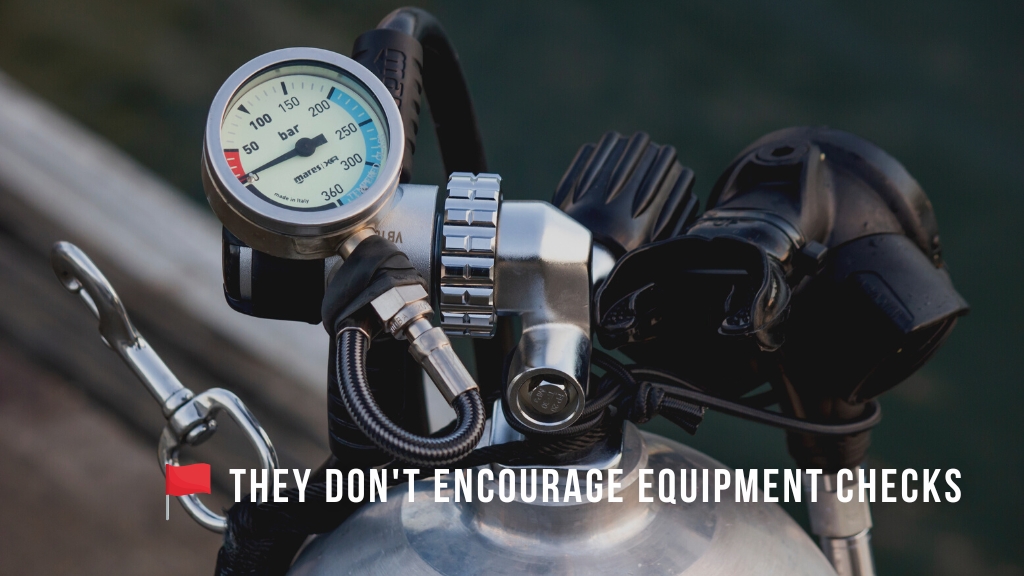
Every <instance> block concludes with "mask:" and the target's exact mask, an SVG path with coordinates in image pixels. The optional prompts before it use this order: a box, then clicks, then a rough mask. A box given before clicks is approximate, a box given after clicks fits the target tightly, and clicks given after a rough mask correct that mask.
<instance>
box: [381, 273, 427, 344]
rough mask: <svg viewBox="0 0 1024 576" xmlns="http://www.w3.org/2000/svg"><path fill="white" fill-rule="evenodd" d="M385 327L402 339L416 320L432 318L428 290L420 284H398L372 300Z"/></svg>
mask: <svg viewBox="0 0 1024 576" xmlns="http://www.w3.org/2000/svg"><path fill="white" fill-rule="evenodd" d="M370 306H372V307H373V311H374V312H376V313H377V317H378V318H380V321H381V322H383V323H384V328H385V329H386V330H387V331H388V332H390V333H391V335H392V336H394V337H395V338H398V339H399V340H402V339H404V338H405V336H406V334H405V329H406V327H407V326H409V325H410V324H412V323H414V322H415V321H416V320H419V319H424V320H430V317H431V316H433V314H434V310H433V309H432V308H431V307H430V301H429V299H428V297H427V291H426V290H425V289H424V288H423V286H420V285H419V284H409V285H406V286H397V287H395V288H392V289H391V290H388V291H387V292H385V293H383V294H381V295H380V296H378V297H376V298H374V299H373V300H372V301H371V302H370Z"/></svg>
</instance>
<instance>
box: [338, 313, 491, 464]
mask: <svg viewBox="0 0 1024 576" xmlns="http://www.w3.org/2000/svg"><path fill="white" fill-rule="evenodd" d="M337 340H338V345H337V366H338V376H337V380H336V384H337V386H338V387H339V390H340V393H341V399H342V402H344V404H345V408H346V409H347V410H348V413H349V415H351V417H352V420H353V421H354V422H355V424H356V426H358V427H359V429H360V430H361V431H362V432H363V434H365V435H366V436H367V437H368V438H369V439H370V440H371V441H373V443H374V444H376V445H377V446H378V447H379V448H380V449H381V450H383V451H385V452H387V453H388V454H390V455H391V456H393V457H395V458H396V459H398V460H399V461H401V462H403V463H409V464H415V465H418V466H442V465H445V464H450V463H452V462H455V461H457V460H460V459H462V458H463V457H464V456H465V455H466V454H469V453H470V452H471V451H472V450H473V448H475V447H476V445H477V443H479V442H480V438H481V436H483V433H484V422H485V420H486V418H487V414H486V412H485V411H484V403H483V400H481V398H480V392H479V390H477V389H472V390H467V391H466V392H463V393H462V394H459V395H458V396H456V397H455V398H454V399H453V400H452V403H451V405H452V408H453V409H454V410H455V415H456V424H455V429H454V430H452V431H451V432H450V433H448V434H447V435H445V436H440V437H428V436H417V435H416V434H412V433H411V432H408V431H406V430H403V429H402V428H400V427H399V426H398V425H396V424H395V423H394V422H392V421H391V420H390V419H389V418H388V417H387V416H385V415H384V412H382V411H381V409H380V407H379V406H378V405H377V402H376V400H374V398H373V393H372V392H371V391H370V384H369V382H368V381H367V378H366V352H367V350H369V348H370V339H369V337H368V336H367V335H366V332H364V331H363V330H362V329H360V328H346V329H344V330H342V331H341V333H340V334H339V335H338V339H337Z"/></svg>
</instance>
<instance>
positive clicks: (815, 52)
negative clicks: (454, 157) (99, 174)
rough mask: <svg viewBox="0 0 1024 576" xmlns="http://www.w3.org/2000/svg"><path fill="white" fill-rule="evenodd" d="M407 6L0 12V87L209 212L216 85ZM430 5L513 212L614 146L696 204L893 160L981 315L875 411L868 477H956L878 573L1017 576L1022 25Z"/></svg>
mask: <svg viewBox="0 0 1024 576" xmlns="http://www.w3.org/2000/svg"><path fill="white" fill-rule="evenodd" d="M399 5H400V4H399V3H395V2H369V1H361V2H355V1H330V2H329V1H326V0H301V1H291V2H287V3H286V2H283V1H278V2H272V1H270V0H245V1H243V0H229V1H225V0H155V1H149V2H129V1H126V0H88V1H85V0H77V1H76V0H0V70H3V71H5V72H7V73H8V74H10V75H11V76H13V77H14V78H15V79H17V80H18V81H20V82H21V83H22V84H24V85H25V86H27V87H28V88H30V89H31V90H33V91H35V92H36V93H37V94H39V95H41V96H42V97H43V98H45V99H47V100H49V101H51V102H53V103H54V104H55V105H57V106H58V107H59V108H61V109H63V110H64V111H66V112H68V113H70V114H71V115H72V116H74V117H75V118H77V119H78V120H79V121H80V122H82V123H83V124H85V125H86V126H88V127H89V128H91V129H93V130H95V131H96V132H98V133H99V134H101V135H103V136H104V137H106V138H108V139H110V140H111V141H113V142H114V143H115V144H117V145H118V146H120V147H122V148H123V149H125V150H127V151H128V152H129V153H130V154H132V155H133V156H134V157H135V158H137V159H138V160H139V161H141V162H142V163H143V164H145V165H146V166H148V167H149V168H151V169H152V170H153V171H155V172H156V173H158V174H159V175H160V176H162V177H163V178H165V179H167V180H168V181H170V182H171V183H173V184H175V185H176V186H177V187H178V188H180V189H181V190H182V191H184V192H185V193H186V194H188V195H190V196H191V197H192V198H194V199H195V200H196V202H205V199H204V197H203V192H202V186H201V183H200V179H199V157H200V150H201V145H202V137H201V135H202V127H203V123H204V121H205V116H206V112H207V106H208V105H209V102H210V101H211V99H212V97H213V95H214V93H215V92H216V90H217V89H218V88H219V86H220V83H221V82H222V81H223V80H224V79H225V78H226V77H227V76H228V75H229V74H230V73H231V72H232V71H233V70H234V69H235V68H236V67H238V66H239V65H240V64H242V63H243V62H245V61H246V60H248V59H250V58H252V57H254V56H256V55H258V54H260V53H262V52H265V51H268V50H272V49H275V48H281V47H286V46H299V45H305V46H316V47H321V48H327V49H332V50H335V51H338V52H341V53H345V54H347V53H348V52H349V50H350V48H351V45H352V41H353V40H354V39H355V37H356V36H357V35H358V34H359V33H360V32H362V31H364V30H366V29H368V28H372V27H373V26H374V25H375V24H376V22H377V21H378V20H379V19H380V18H381V17H382V16H384V15H385V14H386V13H387V12H389V11H390V10H391V9H393V8H395V7H397V6H399ZM420 5H421V6H422V7H424V8H426V9H428V10H431V11H433V12H434V13H435V14H436V15H437V16H438V17H439V18H440V19H441V21H442V22H443V23H444V25H445V26H446V28H447V30H448V32H449V34H450V35H451V37H452V39H453V41H454V42H455V45H456V47H457V49H458V50H459V53H460V56H461V58H462V63H463V66H464V68H465V71H466V74H467V76H468V79H469V83H470V86H471V89H472V92H473V95H474V99H475V103H476V107H477V111H478V113H479V116H480V123H481V127H482V131H483V137H484V141H485V143H486V147H487V151H488V155H489V161H490V167H491V169H492V170H493V171H496V172H499V173H501V174H502V176H503V188H504V190H505V193H506V197H509V198H541V199H548V198H549V197H550V196H551V193H552V192H553V190H554V187H555V185H556V184H557V182H558V180H559V178H560V176H561V174H562V171H563V170H564V169H565V168H566V167H567V165H568V163H569V161H570V160H571V159H572V157H573V155H574V153H575V152H576V149H577V148H578V147H579V146H580V145H581V144H583V143H584V142H592V141H596V139H598V138H599V137H600V136H601V134H602V133H603V132H605V131H607V130H618V131H620V132H623V133H632V132H633V131H636V130H644V131H647V132H649V133H650V134H651V135H652V137H653V139H654V140H655V141H657V142H659V143H667V144H672V145H674V146H675V147H676V148H677V149H678V151H679V157H680V160H681V161H682V162H683V163H684V164H686V165H689V166H690V167H691V168H693V169H694V170H695V171H696V173H697V191H698V193H699V195H700V196H701V198H702V199H703V198H706V197H707V193H708V191H709V189H710V186H711V183H712V182H714V180H715V178H716V177H717V176H718V174H719V172H720V171H721V170H722V169H724V168H725V166H726V165H727V164H728V163H729V161H730V160H731V159H732V157H733V156H734V155H735V154H736V153H738V152H739V151H740V149H741V148H743V147H744V146H746V145H747V144H748V143H750V142H752V141H753V140H754V139H756V138H757V137H758V136H760V135H762V134H764V133H767V132H769V131H772V130H775V129H777V128H782V127H785V126H791V125H800V124H826V125H829V126H833V127H836V128H841V129H844V130H848V131H851V132H854V133H856V134H859V135H861V136H864V137H866V138H868V139H870V140H872V141H874V142H875V143H877V144H879V145H880V146H882V147H883V148H884V149H886V150H887V151H889V152H890V153H891V154H893V155H894V156H895V157H897V158H898V159H900V160H901V161H902V162H903V163H904V164H905V165H906V167H907V168H908V169H909V171H910V172H911V174H913V175H914V176H915V177H916V178H917V180H918V181H919V182H920V183H921V185H922V186H923V187H924V189H925V191H926V192H927V193H928V194H929V196H930V197H931V200H932V202H933V204H934V206H935V210H936V212H937V214H938V218H939V223H940V227H941V231H942V236H943V245H944V254H945V258H946V260H947V262H948V264H949V267H950V269H951V272H952V275H953V279H954V281H955V282H956V285H957V287H958V289H959V290H960V291H961V293H962V294H963V295H964V296H965V297H966V299H967V300H968V301H969V302H970V303H971V304H972V305H973V311H972V313H971V315H970V316H968V317H966V318H965V319H963V320H962V321H961V323H960V325H959V326H958V327H957V329H956V330H955V331H954V332H953V335H952V337H951V338H950V339H949V341H948V343H947V344H946V345H945V347H944V348H943V349H942V350H941V351H940V352H939V354H938V355H937V356H936V358H935V359H934V360H932V362H930V363H929V364H928V365H927V366H926V367H925V368H924V369H923V370H922V371H921V372H920V373H919V374H917V375H915V376H914V377H912V378H911V379H910V380H909V381H907V382H906V383H904V384H903V385H901V386H900V387H899V388H897V389H896V390H894V391H893V392H891V393H889V394H888V395H886V396H885V397H884V398H883V404H884V407H885V411H886V416H885V421H884V422H883V424H882V425H881V426H880V427H879V428H878V429H877V430H876V432H875V435H874V444H873V447H872V450H871V454H870V463H871V465H872V466H878V467H881V466H883V465H884V466H887V467H893V468H911V467H912V468H918V469H920V468H923V467H928V468H950V467H952V468H959V469H960V470H961V472H962V474H963V479H962V482H961V483H960V486H961V488H962V490H963V499H962V500H961V501H960V502H959V503H957V504H921V503H917V504H875V505H874V506H873V511H874V515H875V525H876V529H875V532H874V543H875V554H876V559H877V562H878V567H879V571H880V573H882V574H888V575H893V574H907V575H911V574H940V575H944V574H986V575H988V574H995V575H1000V576H1002V575H1020V574H1024V537H1022V534H1024V530H1022V529H1021V528H1020V519H1021V518H1022V517H1024V481H1022V480H1021V478H1022V475H1024V458H1022V452H1024V450H1022V448H1024V446H1022V439H1024V426H1022V425H1021V421H1022V417H1021V415H1020V413H1019V410H1020V407H1021V406H1022V405H1024V387H1022V384H1024V379H1022V377H1021V374H1022V373H1024V353H1022V351H1024V346H1022V344H1024V342H1022V340H1024V329H1022V325H1024V310H1022V304H1021V296H1022V295H1024V294H1022V285H1024V273H1022V272H1024V264H1022V262H1024V253H1022V252H1024V240H1022V239H1021V231H1020V230H1021V226H1020V219H1021V218H1022V217H1024V185H1022V184H1024V3H1021V2H990V3H981V2H951V1H946V0H935V1H931V2H926V1H923V0H912V1H909V2H903V3H899V4H898V5H895V3H892V2H882V1H878V0H874V1H867V2H858V3H840V2H790V1H776V2H755V1H753V0H721V1H699V2H686V3H663V4H657V3H640V2H586V3H584V2H552V1H535V0H534V1H522V2H515V3H511V2H510V3H497V2H496V3H481V2H470V1H463V2H454V1H453V2H425V3H422V4H420ZM0 105H3V103H2V102H0ZM420 142H421V147H420V153H419V154H418V161H417V166H418V167H417V171H416V173H417V178H416V180H417V181H418V182H422V183H435V184H440V183H442V182H443V180H444V175H443V174H442V171H441V168H440V163H439V161H438V155H437V151H436V148H435V146H434V144H433V141H432V135H431V134H430V129H429V127H426V129H425V130H424V131H422V132H421V137H420ZM55 161H59V159H55ZM655 428H656V429H658V430H661V431H663V432H664V433H666V434H670V435H673V436H675V437H678V436H679V434H678V432H676V431H675V430H673V429H671V428H669V427H667V426H665V427H661V426H659V425H657V424H656V425H655ZM684 440H685V441H686V442H688V443H690V444H693V445H695V446H697V447H698V448H700V449H702V450H705V451H707V452H708V453H710V454H711V455H713V456H715V457H717V458H718V459H720V460H722V461H723V462H725V463H726V464H729V465H731V466H738V467H743V468H752V467H777V468H782V467H787V466H790V465H791V461H790V460H789V458H788V456H787V454H786V451H785V447H784V442H783V435H782V434H781V433H780V432H777V431H774V430H767V429H764V428H760V427H757V426H754V425H749V424H746V423H744V422H741V421H736V420H733V419H730V418H728V417H725V416H721V415H717V414H714V415H711V416H710V417H709V418H708V421H707V422H706V424H705V425H704V426H703V427H702V428H701V430H700V432H699V434H698V435H697V437H695V438H693V439H690V438H685V439H684ZM790 510H791V511H792V512H793V513H794V515H795V516H797V517H798V518H799V517H801V515H802V511H801V510H800V509H799V507H791V508H790Z"/></svg>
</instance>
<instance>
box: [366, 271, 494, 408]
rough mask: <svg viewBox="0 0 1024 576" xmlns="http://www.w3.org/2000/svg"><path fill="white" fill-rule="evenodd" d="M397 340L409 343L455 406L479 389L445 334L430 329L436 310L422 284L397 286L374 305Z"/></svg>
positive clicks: (443, 393) (413, 354)
mask: <svg viewBox="0 0 1024 576" xmlns="http://www.w3.org/2000/svg"><path fill="white" fill-rule="evenodd" d="M370 306H371V307H373V310H374V312H376V313H377V316H378V317H379V318H380V320H381V322H383V323H384V326H385V328H386V329H387V331H388V332H390V333H391V334H392V335H393V336H394V337H395V338H398V339H407V340H409V353H410V354H412V357H413V358H415V359H416V362H418V363H419V364H420V366H422V367H423V369H424V370H426V372H427V374H428V375H429V376H430V379H431V381H433V382H434V385H435V386H437V389H438V390H440V391H441V395H442V396H444V399H445V400H446V401H447V402H448V404H451V403H452V401H454V400H455V397H456V396H458V395H459V394H462V393H463V392H466V391H468V390H472V389H474V388H477V385H476V382H475V381H474V380H473V377H472V376H470V375H469V372H468V371H467V370H466V367H465V366H464V365H463V364H462V360H460V359H459V357H458V355H456V354H455V350H454V349H453V348H452V343H451V341H450V340H448V336H446V335H445V333H444V330H442V329H441V328H436V327H433V326H431V325H430V317H431V315H432V314H433V309H432V308H431V307H430V302H429V300H428V296H427V291H426V290H424V289H423V286H420V285H419V284H410V285H407V286H397V287H395V288H392V289H390V290H388V291H387V292H385V293H383V294H381V295H380V296H378V297H376V298H374V299H373V300H372V301H371V302H370Z"/></svg>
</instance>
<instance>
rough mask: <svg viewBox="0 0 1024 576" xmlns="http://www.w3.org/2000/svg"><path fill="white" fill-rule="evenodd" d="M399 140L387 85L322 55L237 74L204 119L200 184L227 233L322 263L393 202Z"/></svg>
mask: <svg viewBox="0 0 1024 576" xmlns="http://www.w3.org/2000/svg"><path fill="white" fill-rule="evenodd" d="M404 142H405V135H404V132H403V127H402V119H401V117H400V115H399V111H398V106H397V105H396V104H395V101H394V99H393V97H392V96H391V94H390V93H389V92H388V90H387V88H385V87H384V84H383V83H381V81H380V80H379V79H378V78H377V77H376V76H374V75H373V74H372V73H371V72H370V71H369V70H367V69H366V68H364V67H363V66H362V65H360V64H359V63H357V62H355V61H354V60H351V59H349V58H346V57H344V56H341V55H340V54H335V53H333V52H328V51H326V50H319V49H315V48H287V49H284V50H277V51H274V52H271V53H269V54H265V55H263V56H260V57H258V58H256V59H254V60H252V61H250V62H248V63H247V64H245V65H244V66H242V67H241V68H239V69H238V70H237V71H236V72H235V73H234V74H232V75H231V77H230V78H228V79H227V81H226V82H225V83H224V85H223V86H221V89H220V91H218V92H217V96H216V97H215V98H214V101H213V105H212V106H211V108H210V115H209V117H208V119H207V122H206V135H205V140H204V152H203V186H204V188H205V190H206V196H207V198H208V199H209V201H210V206H211V207H212V208H213V211H214V212H215V213H216V214H217V216H218V217H219V218H220V220H221V222H223V223H224V225H225V226H226V227H227V228H228V230H230V231H231V232H232V233H233V234H235V235H236V236H238V237H239V238H241V239H242V240H243V241H245V242H246V243H247V244H249V245H250V246H252V247H253V248H255V249H257V250H261V251H263V252H267V253H270V254H272V255H275V256H280V257H284V258H324V257H327V256H331V255H333V254H335V253H336V250H337V247H338V245H339V244H340V243H341V242H342V241H344V239H345V238H346V237H347V236H348V235H349V234H351V233H352V232H354V231H356V230H357V229H359V228H362V227H366V226H372V224H373V223H374V221H375V219H376V218H377V217H378V216H379V215H380V214H381V213H382V210H383V209H384V208H385V207H386V206H387V205H388V203H389V202H390V200H391V199H392V197H393V196H394V193H395V189H396V187H397V186H398V177H399V174H400V172H401V165H402V152H403V149H404Z"/></svg>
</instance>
